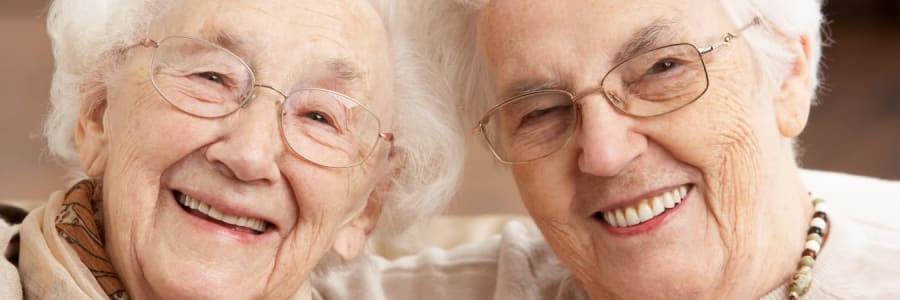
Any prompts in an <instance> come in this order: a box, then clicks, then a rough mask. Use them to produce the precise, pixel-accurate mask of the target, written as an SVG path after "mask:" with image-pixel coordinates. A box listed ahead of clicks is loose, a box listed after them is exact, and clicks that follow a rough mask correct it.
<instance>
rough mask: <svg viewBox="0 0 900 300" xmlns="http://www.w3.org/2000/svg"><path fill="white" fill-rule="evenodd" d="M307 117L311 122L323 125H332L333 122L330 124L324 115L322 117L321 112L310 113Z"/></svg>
mask: <svg viewBox="0 0 900 300" xmlns="http://www.w3.org/2000/svg"><path fill="white" fill-rule="evenodd" d="M305 117H307V118H309V119H310V120H313V121H316V122H319V123H322V124H328V125H331V122H329V120H328V118H326V117H325V116H324V115H322V114H321V113H319V112H308V113H306V116H305Z"/></svg>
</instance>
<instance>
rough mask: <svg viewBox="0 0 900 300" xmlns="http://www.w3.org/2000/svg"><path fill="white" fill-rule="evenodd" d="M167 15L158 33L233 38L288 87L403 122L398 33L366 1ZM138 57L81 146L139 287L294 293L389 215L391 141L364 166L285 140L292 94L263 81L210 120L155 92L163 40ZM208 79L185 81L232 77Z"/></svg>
mask: <svg viewBox="0 0 900 300" xmlns="http://www.w3.org/2000/svg"><path fill="white" fill-rule="evenodd" d="M152 24H153V25H152V26H151V30H150V32H149V34H148V35H149V36H148V37H150V38H153V39H156V40H161V39H163V38H165V37H169V36H185V37H193V38H198V39H201V40H206V41H209V42H212V43H215V44H219V45H220V46H223V47H225V48H228V50H230V51H231V52H234V53H235V54H236V55H237V56H239V57H240V58H241V59H242V60H244V61H245V62H246V63H247V65H249V66H250V68H251V69H252V71H253V72H254V73H255V75H256V81H257V83H260V84H265V85H268V86H272V87H274V88H276V89H278V90H279V91H282V92H284V93H285V94H289V95H290V94H292V93H294V92H296V91H298V90H299V89H302V88H325V89H329V90H333V91H337V92H340V93H343V94H345V95H348V96H350V97H353V98H355V99H357V100H359V101H360V103H361V104H363V105H366V106H367V107H368V108H369V109H370V110H372V112H373V113H374V114H375V115H377V116H378V117H379V118H380V120H381V127H382V129H383V131H390V130H389V129H390V128H391V124H390V120H391V119H392V116H391V114H390V110H389V107H390V105H391V103H390V102H388V101H389V100H388V99H390V97H389V95H390V93H391V90H390V86H391V83H390V81H389V80H386V79H384V78H390V72H389V70H388V61H387V59H388V54H387V36H386V32H385V31H384V25H383V24H382V23H381V21H380V19H379V17H378V16H377V14H376V13H375V11H374V10H373V9H372V8H371V7H370V6H368V4H366V3H365V2H363V1H301V2H298V1H265V2H258V1H227V2H220V1H187V2H179V3H178V4H175V5H172V6H171V7H166V8H165V9H164V10H162V12H161V14H160V15H159V16H158V17H157V18H155V19H154V20H153V22H152ZM129 51H130V52H129V55H128V56H127V58H126V59H124V60H123V62H122V63H121V64H120V65H119V66H118V68H117V69H116V70H115V72H114V73H113V74H112V75H111V76H109V77H110V78H111V80H110V81H109V82H108V84H107V86H106V98H105V101H104V102H103V103H99V105H98V106H97V109H96V110H94V111H92V112H90V113H86V114H85V116H84V117H83V118H82V119H81V120H80V124H79V129H78V134H77V138H76V140H77V142H78V145H79V153H80V158H81V161H82V165H83V166H84V168H85V170H86V171H87V172H88V174H89V175H91V176H102V177H103V180H104V181H103V197H104V205H103V213H104V216H105V218H104V223H105V232H106V246H107V250H108V252H109V254H110V256H111V259H112V261H113V265H114V266H115V268H116V270H117V272H118V273H119V275H120V276H121V277H122V279H123V281H124V282H125V284H126V287H127V289H128V291H129V293H130V294H131V295H132V296H133V297H136V298H148V297H150V298H164V299H186V298H193V299H196V298H209V299H224V298H228V299H248V298H266V299H269V298H287V297H289V296H291V295H293V294H294V293H296V292H297V291H298V289H302V288H303V287H305V281H306V279H307V277H308V276H309V274H310V272H311V271H312V270H313V269H314V268H315V266H316V264H317V263H318V262H319V260H320V259H321V258H322V256H323V255H324V254H325V253H326V252H328V251H329V250H331V249H335V250H336V252H338V253H339V254H341V255H342V256H344V257H345V258H350V257H353V256H354V255H356V254H358V252H359V251H361V248H362V245H363V243H364V240H365V238H366V237H367V234H368V232H370V230H371V229H372V227H373V226H374V224H375V222H376V221H377V218H378V214H379V211H380V206H379V205H380V203H379V202H378V200H377V199H374V198H372V195H373V190H374V189H375V188H376V186H377V185H378V184H379V183H378V182H376V178H384V177H385V176H386V175H387V172H388V171H389V170H388V169H389V167H388V165H389V163H388V162H387V160H388V152H389V151H388V150H389V148H390V147H389V146H387V144H386V143H381V144H380V145H381V146H380V147H378V148H377V149H376V150H375V152H374V153H373V154H372V156H371V157H370V158H369V159H368V160H366V161H365V162H364V163H363V164H362V165H360V166H356V167H352V168H328V167H322V166H319V165H316V164H313V163H311V162H310V161H308V160H306V159H304V158H303V157H300V156H297V155H296V154H295V153H294V152H292V151H291V150H290V148H289V147H288V145H287V144H285V142H284V141H283V139H282V135H281V134H280V133H279V130H280V129H279V109H280V106H279V105H280V102H281V100H283V98H282V97H281V96H280V95H278V94H277V93H274V92H272V91H271V90H269V89H266V88H256V89H255V92H256V97H255V98H253V99H252V100H250V102H248V104H246V105H245V106H244V107H242V108H240V109H239V110H238V111H236V112H235V113H233V114H230V115H227V116H224V117H220V118H199V117H194V116H191V115H188V114H186V113H184V112H182V111H180V110H179V109H177V108H176V107H175V106H173V105H171V104H170V103H168V102H166V101H165V100H163V99H162V98H161V96H160V94H159V93H157V92H156V91H155V90H154V87H153V85H152V83H151V81H150V76H148V70H149V69H150V65H151V57H152V56H153V50H152V48H143V47H136V48H132V49H131V50H129ZM157 51H160V50H157ZM336 62H340V63H336ZM198 63H202V61H198ZM201 75H202V76H194V75H190V74H186V75H184V76H192V77H191V79H190V80H195V81H196V80H204V79H208V80H212V81H215V80H213V79H216V78H211V77H209V76H207V75H208V74H201ZM166 76H176V77H177V76H181V75H179V74H176V73H171V74H168V73H167V74H166ZM204 84H205V83H204ZM285 109H291V107H286V108H285ZM314 117H319V116H314ZM306 121H310V120H306ZM311 121H321V120H316V119H311ZM317 124H318V123H317ZM290 134H291V133H287V134H286V135H290ZM294 146H295V147H297V145H294ZM298 151H301V152H302V151H303V150H302V149H298Z"/></svg>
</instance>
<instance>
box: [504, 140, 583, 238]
mask: <svg viewBox="0 0 900 300" xmlns="http://www.w3.org/2000/svg"><path fill="white" fill-rule="evenodd" d="M561 156H563V151H560V152H558V153H557V154H555V155H553V156H551V157H547V158H544V159H543V160H540V161H533V162H531V163H528V164H523V165H514V166H512V167H511V169H512V174H513V178H514V180H515V182H516V186H517V187H518V190H519V193H520V194H521V197H522V201H523V203H524V204H525V207H526V209H527V210H528V212H529V213H530V214H531V216H532V217H533V218H535V219H545V220H555V221H562V220H563V219H565V218H568V217H569V216H570V215H571V213H570V207H571V205H572V198H573V196H574V193H575V186H574V182H575V179H574V176H573V175H570V173H571V172H569V171H568V170H569V169H568V168H570V167H571V166H572V164H571V163H563V162H560V161H556V159H557V158H558V157H561ZM575 171H576V172H577V170H575Z"/></svg>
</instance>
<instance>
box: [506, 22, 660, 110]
mask: <svg viewBox="0 0 900 300" xmlns="http://www.w3.org/2000/svg"><path fill="white" fill-rule="evenodd" d="M674 23H675V22H674V21H672V20H669V19H657V20H654V21H653V22H651V23H650V24H648V25H646V26H644V27H641V28H640V29H638V30H637V31H636V33H635V34H633V35H632V36H631V38H630V39H628V40H627V41H626V42H625V43H624V44H623V46H622V47H620V48H619V50H618V51H617V52H616V54H615V55H614V56H613V61H612V65H613V66H616V65H619V64H620V63H622V62H624V61H625V60H627V59H629V58H632V57H634V56H635V55H638V54H640V53H643V52H646V51H649V50H651V49H653V48H656V47H659V46H660V44H661V43H662V42H663V41H667V40H671V39H672V38H673V36H674V35H675V32H676V30H675V29H674V28H673V26H672V24H674ZM542 90H565V91H569V92H572V93H575V91H573V90H571V86H570V85H569V84H567V83H563V82H560V81H558V80H553V81H546V80H537V79H522V80H517V81H515V82H513V83H512V84H510V85H509V88H507V89H506V90H505V91H504V92H503V93H502V94H500V95H501V97H500V98H501V99H512V98H515V97H519V96H522V95H525V94H528V93H533V92H537V91H542Z"/></svg>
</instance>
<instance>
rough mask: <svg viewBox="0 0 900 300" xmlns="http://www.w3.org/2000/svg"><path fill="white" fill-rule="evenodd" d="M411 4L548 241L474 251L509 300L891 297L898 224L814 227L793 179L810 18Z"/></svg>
mask: <svg viewBox="0 0 900 300" xmlns="http://www.w3.org/2000/svg"><path fill="white" fill-rule="evenodd" d="M411 5H412V8H413V10H414V12H413V13H410V14H409V15H411V16H416V18H417V19H416V21H414V22H412V24H413V25H412V26H411V31H412V32H413V33H412V34H413V35H414V36H415V38H416V39H417V40H419V41H420V42H421V44H420V46H421V49H420V50H421V51H422V53H427V54H428V55H429V56H430V57H431V58H433V59H434V61H435V63H436V64H435V65H436V66H439V67H441V68H443V70H442V71H443V73H444V74H445V75H446V76H447V78H448V80H450V84H449V85H450V86H451V87H454V88H455V89H456V90H457V91H459V95H458V99H460V101H463V102H464V103H463V105H462V106H463V108H464V110H465V113H467V114H468V115H469V117H470V124H473V125H474V129H473V130H474V132H475V133H477V134H481V135H482V136H483V137H484V140H485V141H486V144H487V147H488V148H489V149H490V150H491V151H492V152H493V154H494V155H495V156H496V158H497V159H498V160H499V161H500V162H502V163H503V164H506V165H509V167H510V169H511V171H512V174H513V176H514V178H515V181H516V183H517V186H518V189H519V192H520V194H521V196H522V199H523V201H524V204H525V206H526V208H527V209H528V211H529V213H530V215H531V216H532V217H533V218H534V220H535V222H536V224H537V227H538V228H539V229H540V231H541V233H542V235H543V237H544V238H545V239H546V244H544V242H543V241H541V242H535V243H532V242H517V241H527V240H528V236H527V234H525V233H524V232H522V231H515V230H513V231H507V232H505V234H504V237H503V238H502V239H501V242H500V245H499V246H496V245H495V246H496V247H494V248H490V249H492V250H485V251H498V252H500V253H499V254H494V255H491V256H490V257H499V259H498V260H499V261H498V267H497V271H496V274H497V275H496V276H498V277H500V278H499V279H497V280H496V282H498V283H514V284H511V285H509V286H514V288H515V289H520V292H519V294H518V296H519V297H529V298H542V297H546V296H547V295H552V296H554V297H556V298H559V299H563V298H565V299H570V298H577V297H578V296H577V295H581V296H585V297H590V298H592V299H751V298H760V297H762V298H768V299H781V298H792V299H793V298H800V297H809V298H833V297H837V298H851V299H855V298H877V299H884V298H897V297H900V294H898V293H900V267H898V266H900V246H898V245H900V223H898V221H897V220H896V219H887V218H875V217H874V215H875V214H871V211H870V212H869V213H867V214H863V215H862V216H863V217H865V218H867V219H866V220H865V221H861V220H862V219H859V218H857V217H858V216H859V215H853V214H851V213H850V212H848V211H846V210H845V211H839V210H833V211H827V210H826V206H825V203H824V201H823V200H822V199H819V198H818V197H816V196H815V194H813V193H815V192H816V190H814V189H813V188H811V187H812V186H814V185H811V184H809V182H807V179H806V177H808V176H811V175H810V174H811V173H809V172H808V171H804V170H801V169H800V168H799V167H798V165H797V162H796V158H795V150H794V141H793V139H794V138H795V137H796V136H798V135H799V134H800V133H801V131H802V130H803V128H804V127H805V125H806V121H807V117H808V114H809V111H810V105H811V103H812V101H813V98H814V94H815V91H816V88H817V85H818V80H817V79H818V78H817V72H818V64H819V58H820V48H821V45H822V42H821V37H820V30H821V29H820V26H821V24H822V23H823V22H822V15H821V13H820V7H821V1H817V0H796V1H768V0H742V1H732V0H723V1H713V0H708V1H701V0H696V1H690V0H689V1H674V2H673V1H663V0H640V1H597V0H567V1H522V0H484V1H455V2H454V1H424V2H423V1H415V3H414V4H411ZM848 100H850V99H848ZM812 174H815V173H812ZM839 178H840V179H839V180H838V182H840V183H841V184H844V183H845V182H850V181H852V178H851V177H850V176H845V177H839ZM878 184H880V185H885V184H887V185H892V186H896V185H897V184H896V183H878ZM835 200H837V201H838V203H847V202H846V201H857V202H854V203H853V205H856V203H858V200H857V199H835ZM841 201H843V202H841ZM884 205H888V206H884ZM842 206H843V207H847V205H842ZM895 206H896V205H895ZM874 207H879V208H881V207H890V203H879V204H876V206H874ZM870 209H871V208H870ZM511 233H516V234H511ZM541 245H548V246H549V248H551V249H552V250H553V252H555V254H556V255H557V256H558V257H559V260H560V261H561V263H562V265H564V266H566V267H567V268H568V270H569V271H571V274H572V275H571V277H569V276H567V275H559V273H556V272H553V271H548V270H552V268H549V269H548V268H546V265H548V264H554V263H555V262H554V261H553V260H548V259H546V256H544V255H542V254H541V253H544V252H543V250H542V247H543V246H541ZM467 249H468V250H466V251H473V250H472V247H469V248H467ZM508 249H512V250H508ZM476 252H477V251H476ZM457 255H458V254H457ZM446 256H447V257H455V256H454V255H446ZM516 257H520V259H515V258H516ZM539 257H544V259H537V258H539ZM510 270H518V272H512V271H510ZM443 276H449V274H444V275H443ZM570 278H574V281H572V280H568V279H570ZM434 288H439V287H430V288H429V289H428V290H429V292H428V294H429V295H431V294H441V293H440V292H436V291H434ZM499 289H501V288H500V287H499V286H498V291H497V292H496V293H495V292H485V293H484V294H482V295H484V296H485V297H487V296H489V295H494V296H495V297H496V296H497V295H509V294H510V293H509V292H508V291H499ZM444 290H445V291H446V292H447V293H458V292H456V290H459V289H456V290H454V289H450V288H446V289H444ZM529 291H530V292H529ZM466 292H467V293H471V291H470V290H466ZM474 297H477V296H474ZM501 298H502V297H501ZM551 298H553V297H551Z"/></svg>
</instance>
